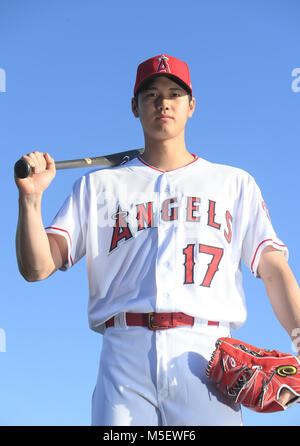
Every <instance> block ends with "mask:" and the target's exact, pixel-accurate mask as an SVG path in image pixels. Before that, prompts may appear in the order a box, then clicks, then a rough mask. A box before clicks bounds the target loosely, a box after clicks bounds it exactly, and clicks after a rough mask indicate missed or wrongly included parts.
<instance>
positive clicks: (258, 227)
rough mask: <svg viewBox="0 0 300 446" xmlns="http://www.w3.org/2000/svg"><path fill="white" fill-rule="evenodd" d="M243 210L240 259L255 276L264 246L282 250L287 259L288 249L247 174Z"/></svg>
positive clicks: (254, 184)
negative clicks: (244, 228) (242, 236)
mask: <svg viewBox="0 0 300 446" xmlns="http://www.w3.org/2000/svg"><path fill="white" fill-rule="evenodd" d="M244 201H245V203H244V206H243V207H244V210H245V209H247V211H246V212H245V214H246V216H247V217H246V218H247V221H245V227H246V231H245V234H244V238H243V242H242V260H243V262H244V263H245V264H246V265H247V266H248V268H249V269H250V270H251V272H252V274H253V275H254V276H255V277H259V275H258V271H257V269H258V265H259V260H260V256H261V253H262V251H263V249H264V248H265V247H266V246H273V248H275V249H278V250H280V251H282V252H283V253H284V255H285V257H286V259H287V260H288V249H287V247H286V245H285V244H284V243H283V242H282V241H281V240H280V239H279V238H278V236H277V234H276V232H275V229H274V227H273V225H272V222H271V218H270V214H269V211H268V208H267V205H266V203H265V201H264V199H263V196H262V193H261V190H260V188H259V187H258V185H257V184H256V182H255V180H254V179H253V178H252V177H251V176H249V179H248V184H247V187H246V191H245V193H244Z"/></svg>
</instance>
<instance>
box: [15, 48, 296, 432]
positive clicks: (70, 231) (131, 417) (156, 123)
mask: <svg viewBox="0 0 300 446" xmlns="http://www.w3.org/2000/svg"><path fill="white" fill-rule="evenodd" d="M195 103H196V101H195V98H194V96H193V91H192V85H191V80H190V72H189V68H188V66H187V64H186V63H185V62H183V61H181V60H179V59H177V58H174V57H171V56H167V55H159V56H156V57H152V58H150V59H148V60H146V61H144V62H142V63H141V64H140V65H139V66H138V69H137V76H136V81H135V86H134V97H133V98H132V112H133V114H134V116H135V117H136V118H138V119H139V120H140V122H141V125H142V128H143V133H144V140H145V146H144V147H145V151H144V153H143V154H142V155H141V156H139V157H137V158H135V159H133V160H131V161H129V162H128V163H126V164H123V165H121V166H118V167H114V168H106V169H101V170H95V171H92V172H89V173H88V174H86V175H84V176H82V177H81V178H79V179H78V180H77V181H76V182H75V184H74V186H73V189H72V191H71V193H70V195H69V196H68V197H67V198H66V200H65V202H64V204H63V206H62V207H61V209H60V210H59V212H58V213H57V215H56V216H55V218H54V219H53V221H52V223H51V225H50V226H48V227H46V228H45V227H44V225H43V222H42V217H41V201H42V196H43V192H44V190H45V189H46V188H47V187H48V185H49V184H50V182H51V181H52V180H53V178H54V176H55V164H54V160H53V158H52V157H51V156H50V155H49V154H43V153H40V152H34V153H30V154H28V155H26V156H24V158H25V159H26V160H27V161H29V163H30V165H31V167H32V168H33V173H32V174H31V176H30V177H28V178H26V179H16V182H17V186H18V188H19V194H20V199H19V203H20V213H19V222H18V228H17V234H16V247H17V259H18V264H19V269H20V272H21V274H22V275H23V276H24V277H25V278H26V280H28V281H36V280H43V279H45V278H47V277H49V276H50V275H51V274H53V273H54V272H55V271H57V270H62V271H66V270H68V269H69V268H71V267H72V266H73V265H74V264H75V263H76V262H78V261H79V260H80V259H81V258H82V257H83V256H85V257H86V263H87V274H88V279H89V302H88V318H89V325H90V327H91V329H92V330H95V331H96V332H98V333H100V334H101V335H102V336H103V337H102V350H101V358H100V364H99V373H98V378H97V382H96V385H95V390H94V393H93V397H92V424H93V425H101V426H121V425H123V426H125V425H126V426H127V425H134V426H137V425H150V426H167V425H168V426H188V425H190V426H191V425H193V426H197V425H232V426H233V425H241V424H242V416H241V408H240V405H239V404H236V403H235V402H232V401H229V400H228V399H226V397H225V396H224V395H222V394H221V393H220V392H218V391H217V390H216V388H215V387H214V386H213V384H212V383H211V382H210V381H209V380H208V378H207V376H206V373H205V370H206V367H207V363H208V360H209V358H210V357H211V353H212V351H213V349H214V346H215V342H216V340H217V339H218V338H220V337H228V336H230V333H231V331H232V330H234V329H236V328H239V327H241V326H242V324H243V323H244V322H245V320H246V315H247V310H246V302H245V295H244V291H243V286H242V273H241V263H242V262H244V263H245V264H246V265H247V266H248V267H249V269H250V270H251V272H252V273H253V275H254V277H257V278H262V280H263V281H264V283H265V285H266V291H267V294H268V296H269V298H270V300H271V303H272V306H273V308H274V311H275V313H276V315H277V317H278V319H279V321H280V322H281V323H282V325H283V326H284V327H285V329H286V330H287V332H288V333H289V335H290V336H291V337H292V332H293V329H294V328H295V327H300V305H299V300H300V299H299V287H298V284H297V282H296V279H295V278H294V275H293V274H292V272H291V270H290V268H289V266H288V263H287V258H288V250H287V247H286V246H285V244H284V243H283V242H282V241H281V240H280V239H279V238H278V236H277V235H276V233H275V230H274V228H273V226H272V223H271V220H270V216H269V213H268V210H267V206H266V204H265V202H264V200H263V197H262V194H261V191H260V189H259V187H258V186H257V184H256V182H255V180H254V179H253V177H252V176H251V175H249V174H248V173H247V172H245V171H244V170H241V169H239V168H235V167H231V166H226V165H220V164H215V163H211V162H209V161H207V160H205V159H203V158H201V157H199V156H196V155H194V154H192V153H191V152H190V150H189V149H188V148H187V146H186V143H185V129H186V124H187V122H188V119H189V118H192V116H193V113H194V111H195ZM289 397H290V394H289V392H288V391H285V392H282V393H281V395H280V399H281V401H282V403H283V404H285V402H286V401H288V400H289Z"/></svg>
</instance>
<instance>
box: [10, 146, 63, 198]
mask: <svg viewBox="0 0 300 446" xmlns="http://www.w3.org/2000/svg"><path fill="white" fill-rule="evenodd" d="M23 158H24V159H25V160H26V161H28V163H29V164H30V167H31V168H32V173H31V174H30V175H29V176H28V177H27V178H16V177H15V182H16V185H17V187H18V189H19V192H20V194H21V195H23V196H28V195H31V196H34V195H42V194H43V192H44V191H45V189H47V187H48V186H49V184H50V183H51V181H52V180H53V178H54V177H55V175H56V169H55V162H54V159H53V158H52V157H51V156H50V155H49V154H48V153H45V154H43V153H42V152H37V151H35V152H31V153H29V154H28V155H24V156H23Z"/></svg>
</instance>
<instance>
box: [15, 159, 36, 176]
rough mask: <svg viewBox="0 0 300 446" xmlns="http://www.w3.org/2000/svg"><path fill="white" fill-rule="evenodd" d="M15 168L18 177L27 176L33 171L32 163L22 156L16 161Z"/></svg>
mask: <svg viewBox="0 0 300 446" xmlns="http://www.w3.org/2000/svg"><path fill="white" fill-rule="evenodd" d="M14 170H15V176H16V177H17V178H27V177H28V176H29V175H30V173H31V171H32V169H31V166H30V164H29V163H28V161H26V160H25V159H24V158H20V159H19V160H18V161H17V162H16V163H15V169H14Z"/></svg>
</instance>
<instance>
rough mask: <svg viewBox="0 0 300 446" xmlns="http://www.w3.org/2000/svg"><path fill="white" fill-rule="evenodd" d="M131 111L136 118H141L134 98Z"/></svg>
mask: <svg viewBox="0 0 300 446" xmlns="http://www.w3.org/2000/svg"><path fill="white" fill-rule="evenodd" d="M131 110H132V113H133V114H134V116H135V117H136V118H138V117H139V112H138V107H137V104H136V101H135V99H134V98H132V99H131Z"/></svg>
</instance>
